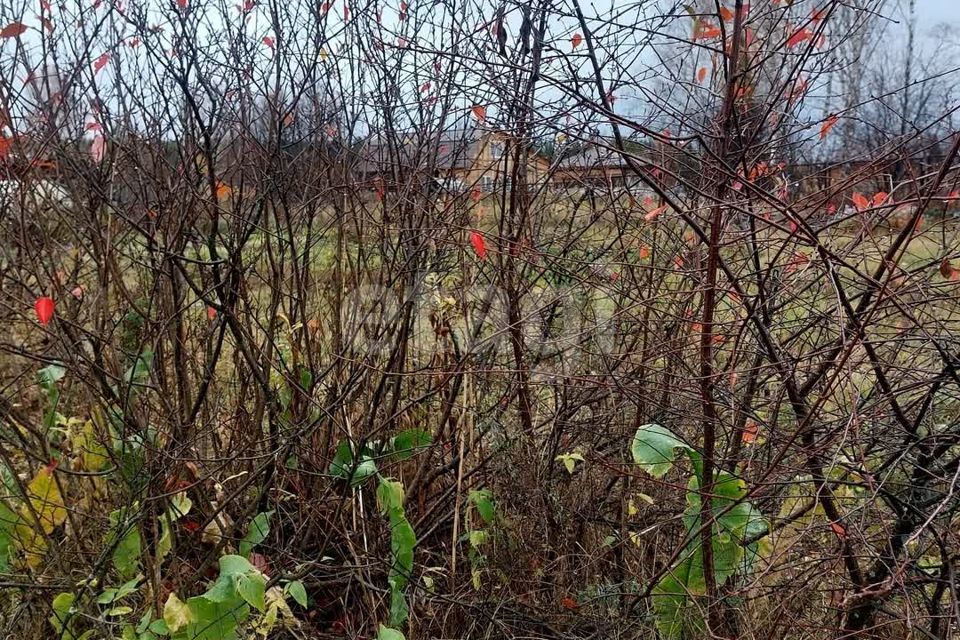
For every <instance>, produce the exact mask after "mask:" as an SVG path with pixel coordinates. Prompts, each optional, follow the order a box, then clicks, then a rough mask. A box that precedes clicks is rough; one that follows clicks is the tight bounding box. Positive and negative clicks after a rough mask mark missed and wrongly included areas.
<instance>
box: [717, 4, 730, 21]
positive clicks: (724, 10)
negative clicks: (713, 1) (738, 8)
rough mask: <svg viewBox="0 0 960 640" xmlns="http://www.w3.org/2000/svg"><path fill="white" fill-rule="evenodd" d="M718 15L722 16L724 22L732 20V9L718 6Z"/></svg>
mask: <svg viewBox="0 0 960 640" xmlns="http://www.w3.org/2000/svg"><path fill="white" fill-rule="evenodd" d="M720 17H721V18H723V21H724V22H730V21H731V20H733V11H731V10H730V9H728V8H727V7H720Z"/></svg>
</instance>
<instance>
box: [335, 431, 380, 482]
mask: <svg viewBox="0 0 960 640" xmlns="http://www.w3.org/2000/svg"><path fill="white" fill-rule="evenodd" d="M376 473H377V463H376V462H375V461H374V459H373V457H372V452H370V450H369V449H366V448H364V449H363V451H361V452H360V460H359V463H357V462H355V461H354V456H353V450H352V449H351V447H350V441H349V440H341V441H340V444H339V445H337V451H336V453H335V454H334V456H333V461H332V462H331V463H330V474H331V475H332V476H334V477H336V478H341V479H343V480H347V481H349V482H350V485H351V486H354V487H355V486H357V485H359V484H361V483H362V482H363V481H364V480H366V479H367V478H369V477H370V476H373V475H376Z"/></svg>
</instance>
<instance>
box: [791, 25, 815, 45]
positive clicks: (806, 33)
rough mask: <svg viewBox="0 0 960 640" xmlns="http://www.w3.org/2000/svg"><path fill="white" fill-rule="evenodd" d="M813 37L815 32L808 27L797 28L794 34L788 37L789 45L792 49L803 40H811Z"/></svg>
mask: <svg viewBox="0 0 960 640" xmlns="http://www.w3.org/2000/svg"><path fill="white" fill-rule="evenodd" d="M812 38H813V32H812V31H810V29H807V28H806V27H803V28H801V29H797V31H795V32H794V34H793V35H792V36H790V37H789V38H787V47H788V48H791V49H792V48H793V47H795V46H797V45H798V44H800V43H801V42H806V41H807V40H810V39H812Z"/></svg>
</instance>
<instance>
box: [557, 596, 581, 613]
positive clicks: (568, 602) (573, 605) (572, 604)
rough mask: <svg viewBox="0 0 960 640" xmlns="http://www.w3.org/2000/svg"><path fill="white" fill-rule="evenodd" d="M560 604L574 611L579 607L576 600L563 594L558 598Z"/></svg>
mask: <svg viewBox="0 0 960 640" xmlns="http://www.w3.org/2000/svg"><path fill="white" fill-rule="evenodd" d="M560 606H562V607H563V608H564V609H566V610H568V611H576V610H577V609H579V608H580V605H579V604H578V603H577V601H576V600H575V599H573V598H571V597H570V596H564V597H563V598H562V599H561V600H560Z"/></svg>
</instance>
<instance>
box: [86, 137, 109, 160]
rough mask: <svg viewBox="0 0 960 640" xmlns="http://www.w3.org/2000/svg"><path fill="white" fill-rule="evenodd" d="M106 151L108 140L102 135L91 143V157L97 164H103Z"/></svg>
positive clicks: (94, 138)
mask: <svg viewBox="0 0 960 640" xmlns="http://www.w3.org/2000/svg"><path fill="white" fill-rule="evenodd" d="M106 151H107V144H106V139H105V138H104V137H103V136H102V135H96V136H94V137H93V142H91V143H90V157H91V158H93V161H94V162H97V163H100V162H103V157H104V156H105V155H106Z"/></svg>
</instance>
